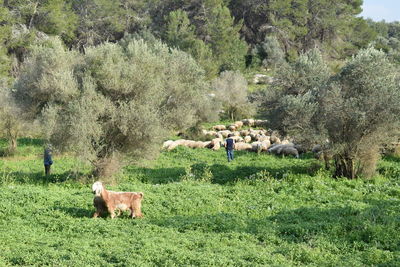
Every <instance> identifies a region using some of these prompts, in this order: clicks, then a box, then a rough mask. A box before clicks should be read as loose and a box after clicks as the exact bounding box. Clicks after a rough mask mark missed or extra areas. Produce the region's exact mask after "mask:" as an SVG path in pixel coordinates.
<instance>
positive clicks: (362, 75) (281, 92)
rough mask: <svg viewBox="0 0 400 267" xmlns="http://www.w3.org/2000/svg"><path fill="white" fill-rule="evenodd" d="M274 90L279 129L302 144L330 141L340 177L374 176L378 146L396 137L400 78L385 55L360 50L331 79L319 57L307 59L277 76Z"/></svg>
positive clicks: (310, 56) (313, 54) (273, 102)
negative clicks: (399, 78) (399, 82)
mask: <svg viewBox="0 0 400 267" xmlns="http://www.w3.org/2000/svg"><path fill="white" fill-rule="evenodd" d="M275 91H276V94H275V95H274V96H273V98H272V99H273V101H271V102H270V103H271V105H270V106H269V107H270V111H271V112H270V115H271V118H273V119H275V123H276V125H277V126H279V127H280V128H281V129H283V130H284V131H285V132H286V133H288V134H290V135H291V136H293V137H295V140H297V141H299V142H305V141H307V140H308V143H310V142H311V141H314V142H315V141H317V142H320V144H323V143H325V141H324V140H325V139H326V138H327V140H329V144H328V146H329V147H330V149H331V150H332V152H333V154H334V160H335V169H336V173H335V175H336V176H345V177H348V178H355V177H359V176H364V177H368V176H371V175H373V174H374V170H375V164H376V161H377V159H378V148H379V146H380V145H383V144H388V143H390V142H391V140H394V138H396V137H397V133H398V131H397V129H398V127H399V125H398V124H399V122H400V121H399V116H398V115H399V112H400V110H399V109H398V104H397V103H398V101H400V94H399V86H398V75H397V71H396V68H395V66H393V65H392V64H391V63H390V62H389V60H388V58H387V57H386V56H385V54H384V52H382V51H377V50H375V49H373V48H368V49H365V50H361V51H360V52H359V53H358V55H357V56H355V57H354V58H353V59H352V60H350V61H349V62H347V64H346V65H345V66H344V67H343V68H342V70H341V71H340V72H339V74H337V75H335V76H331V77H330V73H329V71H328V68H327V66H326V64H325V63H324V61H323V60H322V57H321V55H320V54H319V53H317V52H312V53H310V54H306V55H304V56H301V57H300V58H299V60H298V61H297V62H296V63H294V64H292V65H291V66H290V67H289V68H288V69H284V70H283V71H282V72H281V74H280V75H278V79H277V83H276V84H275ZM265 103H267V104H268V99H267V101H266V102H265ZM264 105H266V104H264ZM267 107H268V106H267ZM382 107H385V108H382ZM274 115H275V116H274ZM377 140H379V141H377Z"/></svg>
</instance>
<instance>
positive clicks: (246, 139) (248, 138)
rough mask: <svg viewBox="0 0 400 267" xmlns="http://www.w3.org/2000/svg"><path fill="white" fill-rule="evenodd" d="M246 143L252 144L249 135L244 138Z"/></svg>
mask: <svg viewBox="0 0 400 267" xmlns="http://www.w3.org/2000/svg"><path fill="white" fill-rule="evenodd" d="M244 142H245V143H250V142H251V137H250V136H249V135H247V136H245V137H244Z"/></svg>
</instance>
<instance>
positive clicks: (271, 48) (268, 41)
mask: <svg viewBox="0 0 400 267" xmlns="http://www.w3.org/2000/svg"><path fill="white" fill-rule="evenodd" d="M255 52H256V55H257V56H258V57H259V59H260V60H261V62H262V65H263V66H264V67H266V68H273V69H275V68H276V67H279V66H281V65H283V64H284V63H286V62H285V54H284V52H283V50H282V48H281V46H280V44H279V42H278V40H277V39H276V37H274V36H266V37H265V41H264V42H263V43H261V44H260V45H258V46H257V47H256V51H255Z"/></svg>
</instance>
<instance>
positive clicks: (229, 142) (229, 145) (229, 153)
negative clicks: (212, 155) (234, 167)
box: [225, 134, 235, 162]
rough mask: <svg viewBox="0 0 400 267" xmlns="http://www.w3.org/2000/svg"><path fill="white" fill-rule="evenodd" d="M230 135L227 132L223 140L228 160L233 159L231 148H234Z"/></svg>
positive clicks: (233, 141)
mask: <svg viewBox="0 0 400 267" xmlns="http://www.w3.org/2000/svg"><path fill="white" fill-rule="evenodd" d="M232 136H233V135H232V134H229V135H228V138H227V139H226V140H225V150H226V155H227V156H228V162H230V161H231V160H233V149H234V148H235V140H233V138H232Z"/></svg>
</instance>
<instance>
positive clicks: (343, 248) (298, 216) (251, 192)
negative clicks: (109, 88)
mask: <svg viewBox="0 0 400 267" xmlns="http://www.w3.org/2000/svg"><path fill="white" fill-rule="evenodd" d="M20 143H23V144H24V145H22V146H21V147H20V148H19V149H26V148H27V147H31V148H32V151H34V152H33V153H28V152H25V157H24V158H22V159H21V158H14V159H13V158H11V159H8V160H0V170H1V171H0V181H1V183H0V190H1V192H2V194H0V210H1V215H2V216H1V219H0V226H1V228H2V230H3V232H2V235H1V237H0V249H1V251H2V254H1V256H0V262H1V264H2V265H63V266H66V265H68V266H69V265H79V266H88V265H90V266H92V265H93V266H96V265H105V266H109V265H126V266H128V265H129V266H136V265H141V266H147V265H154V266H155V265H157V266H160V265H161V266H163V265H185V266H186V265H193V266H210V265H218V266H237V265H242V266H250V265H251V266H276V265H279V266H297V265H300V266H305V265H307V266H308V265H316V266H317V265H318V266H326V265H335V266H346V265H348V264H351V265H354V266H370V265H387V266H396V264H397V262H398V261H399V260H400V253H399V248H398V244H399V242H400V237H399V235H398V234H397V232H398V228H399V227H400V224H399V219H400V218H399V214H400V210H399V202H400V190H399V185H398V175H396V174H394V170H395V169H396V168H397V167H396V166H398V158H387V159H385V160H383V161H382V162H381V164H380V171H381V172H382V175H383V174H384V173H385V172H386V173H387V174H389V170H391V171H392V174H393V176H387V177H377V178H376V179H374V180H347V179H338V180H334V179H331V178H330V176H329V175H328V174H327V173H326V172H323V171H317V172H309V170H310V167H311V165H312V164H314V163H315V162H316V161H315V160H314V159H280V158H277V157H274V156H270V155H265V154H261V155H257V154H255V153H247V152H242V153H239V152H238V153H237V156H238V157H237V160H235V161H233V162H231V163H229V164H228V163H227V162H226V155H225V152H224V151H211V150H207V149H198V150H192V149H188V148H179V149H177V150H174V151H171V152H165V153H162V154H161V155H160V157H159V158H158V159H157V160H156V161H146V165H145V166H138V165H131V166H127V167H126V168H125V170H124V175H123V177H122V178H121V183H120V184H119V185H118V186H110V185H109V184H106V187H107V188H108V189H110V190H115V191H143V192H144V194H145V197H144V200H143V207H142V208H143V213H144V215H145V217H144V218H143V219H140V220H132V219H130V218H129V217H128V216H126V215H125V214H123V215H121V216H120V217H118V218H116V219H114V220H111V219H110V218H99V219H92V218H90V217H91V216H92V214H93V212H94V208H93V206H92V201H93V194H92V193H91V188H90V187H91V184H83V183H80V182H76V181H75V180H74V177H73V176H70V173H69V170H70V169H71V168H74V164H75V162H76V160H75V159H72V158H69V157H62V156H56V157H55V160H54V166H53V168H54V174H53V175H52V176H51V177H49V178H45V177H44V175H43V174H42V173H43V170H42V169H43V166H42V161H41V160H39V159H38V158H37V157H36V156H35V155H36V152H35V151H36V150H37V148H41V145H40V144H38V143H35V142H33V143H29V142H26V143H24V142H22V140H20ZM0 144H2V143H1V142H0ZM24 146H26V148H24ZM39 150H40V149H39ZM25 151H26V150H25ZM189 168H190V169H191V172H190V173H195V174H198V176H195V178H196V179H188V180H185V181H181V180H180V179H181V178H182V177H183V176H182V175H185V173H186V169H189ZM85 173H87V172H86V171H85ZM201 173H208V177H211V180H203V181H201V180H200V181H199V180H198V179H197V178H201V177H204V176H203V175H202V174H201ZM210 173H211V175H210ZM206 176H207V175H206ZM4 178H5V179H7V180H5V179H4ZM132 237H134V238H132ZM21 240H24V242H21Z"/></svg>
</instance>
